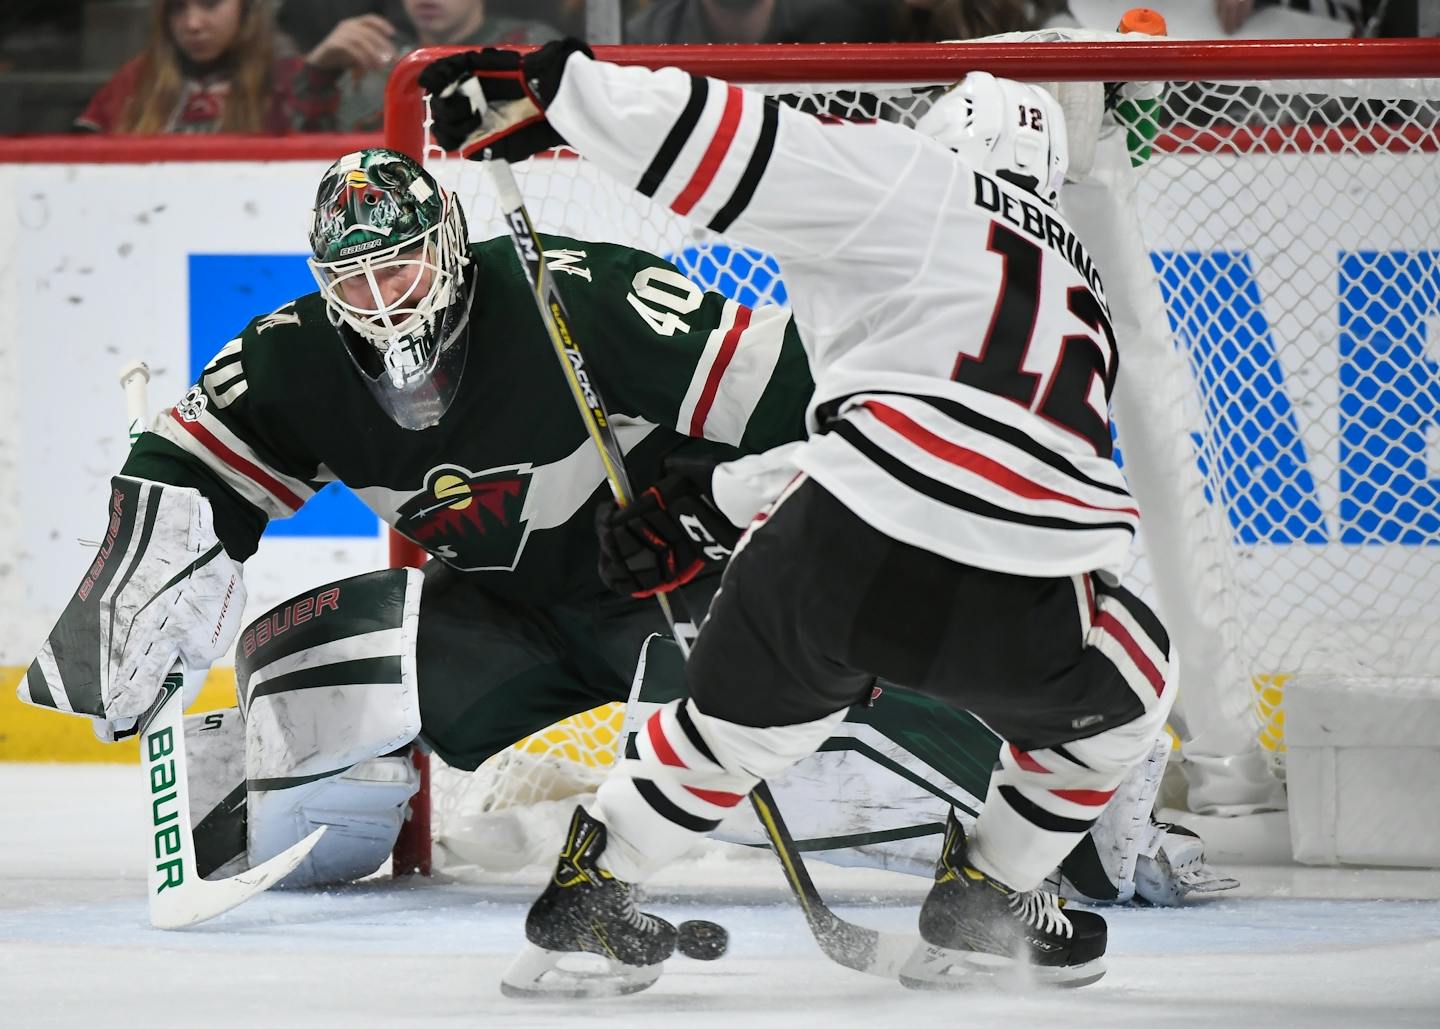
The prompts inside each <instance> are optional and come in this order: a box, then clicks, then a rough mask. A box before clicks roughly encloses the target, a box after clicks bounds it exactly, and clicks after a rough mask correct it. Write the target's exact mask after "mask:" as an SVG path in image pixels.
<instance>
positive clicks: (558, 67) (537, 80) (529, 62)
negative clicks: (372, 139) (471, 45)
mask: <svg viewBox="0 0 1440 1029" xmlns="http://www.w3.org/2000/svg"><path fill="white" fill-rule="evenodd" d="M577 50H578V51H579V52H581V53H583V54H584V55H585V56H586V57H592V56H594V55H593V54H592V53H591V52H590V48H589V47H588V46H586V45H585V44H584V43H582V42H580V40H578V39H557V40H553V41H551V42H549V43H546V44H545V45H544V46H542V47H541V48H540V49H538V50H535V51H532V52H531V53H528V54H525V55H524V56H523V57H522V56H521V55H520V54H518V53H516V52H515V51H514V50H499V49H496V48H495V47H491V46H487V47H486V48H485V49H484V50H470V51H467V52H465V53H463V54H455V55H454V56H453V57H442V58H440V60H438V61H433V62H431V64H430V65H429V66H427V67H426V69H425V70H424V71H423V72H421V73H420V86H421V88H422V89H424V90H425V91H426V92H428V93H429V94H430V116H431V118H432V119H433V122H434V124H433V125H432V126H431V131H432V132H433V133H434V134H435V141H436V142H437V143H439V144H440V145H441V146H442V147H444V148H445V149H446V150H458V151H459V152H460V154H461V156H463V157H474V158H476V159H484V158H486V157H498V158H501V159H503V160H505V161H509V162H510V163H512V164H513V163H515V162H516V161H523V160H525V159H526V158H527V157H530V156H532V155H533V154H537V153H539V152H540V151H542V150H548V149H550V148H551V147H553V146H559V145H560V144H562V143H564V142H565V141H564V140H563V139H561V138H560V134H559V133H558V132H556V131H555V130H554V129H553V128H551V126H550V123H549V122H547V121H546V120H545V108H546V107H547V106H548V105H549V103H550V101H552V100H554V99H555V94H556V93H558V92H559V91H560V75H561V73H562V72H563V71H564V70H565V62H566V61H567V60H569V58H570V55H571V54H573V53H575V52H576V51H577ZM487 151H488V153H487Z"/></svg>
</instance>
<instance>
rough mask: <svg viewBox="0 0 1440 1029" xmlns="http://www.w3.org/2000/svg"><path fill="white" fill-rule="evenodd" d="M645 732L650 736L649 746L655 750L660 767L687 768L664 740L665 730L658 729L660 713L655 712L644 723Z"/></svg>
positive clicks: (667, 741)
mask: <svg viewBox="0 0 1440 1029" xmlns="http://www.w3.org/2000/svg"><path fill="white" fill-rule="evenodd" d="M645 731H646V732H648V733H649V734H650V746H652V747H654V748H655V756H656V757H658V758H659V759H660V763H661V764H662V765H669V766H670V767H671V768H689V767H690V766H689V765H687V764H686V763H685V762H684V761H681V760H680V755H679V754H677V753H675V748H674V747H672V746H670V741H669V740H667V739H666V738H665V730H664V729H662V728H661V727H660V712H659V711H656V712H655V713H654V714H653V715H651V716H650V720H649V721H648V722H646V723H645Z"/></svg>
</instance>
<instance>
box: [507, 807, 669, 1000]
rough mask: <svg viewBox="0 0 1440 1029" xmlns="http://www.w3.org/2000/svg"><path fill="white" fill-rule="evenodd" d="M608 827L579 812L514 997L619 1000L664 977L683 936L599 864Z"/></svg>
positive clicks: (531, 933) (513, 983)
mask: <svg viewBox="0 0 1440 1029" xmlns="http://www.w3.org/2000/svg"><path fill="white" fill-rule="evenodd" d="M604 850H605V826H604V825H603V824H602V823H601V822H598V821H596V820H595V819H592V818H591V817H590V816H589V815H587V814H586V813H585V809H584V808H581V807H577V808H576V809H575V814H574V815H573V816H572V817H571V819H570V828H569V830H568V831H567V833H566V836H565V843H564V845H563V846H562V847H561V850H560V859H559V861H558V862H557V863H556V866H555V874H554V876H552V877H551V879H550V883H549V885H547V886H546V887H545V892H544V893H542V894H541V895H540V897H539V899H538V900H536V901H535V903H534V904H533V905H531V908H530V914H529V915H528V916H527V917H526V919H525V938H526V940H527V943H526V945H525V949H524V950H522V951H521V952H520V953H519V954H518V955H517V956H516V958H515V960H514V961H513V962H512V963H511V965H510V967H509V968H508V969H506V971H505V974H504V975H503V976H501V979H500V991H501V992H502V993H504V994H505V995H506V996H507V997H577V998H583V997H613V996H619V995H621V994H626V993H638V992H639V991H640V990H643V989H645V988H646V987H648V986H650V985H652V984H653V983H654V982H655V980H657V979H659V978H660V972H661V970H662V967H663V964H664V961H665V959H666V958H668V957H669V956H670V955H671V953H673V952H674V950H675V941H676V935H677V933H676V929H675V927H674V926H673V925H671V924H670V923H669V922H667V921H665V920H664V919H663V918H656V917H655V916H654V915H647V914H645V913H644V912H642V911H640V910H639V909H638V908H637V907H636V906H635V898H634V896H633V894H632V889H631V886H630V884H629V883H626V882H623V881H622V880H620V879H617V878H615V877H614V876H613V875H611V874H610V873H609V872H607V871H605V870H604V869H602V868H600V867H598V866H597V865H596V863H595V862H596V859H597V858H598V857H599V856H600V854H602V853H603V852H604Z"/></svg>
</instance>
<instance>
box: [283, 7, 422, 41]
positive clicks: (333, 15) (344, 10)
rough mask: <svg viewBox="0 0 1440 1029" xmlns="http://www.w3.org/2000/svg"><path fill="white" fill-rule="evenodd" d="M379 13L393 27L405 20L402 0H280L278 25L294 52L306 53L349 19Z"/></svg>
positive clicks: (284, 39)
mask: <svg viewBox="0 0 1440 1029" xmlns="http://www.w3.org/2000/svg"><path fill="white" fill-rule="evenodd" d="M361 14H379V15H382V16H384V17H385V18H386V19H387V20H388V21H390V22H391V23H392V24H398V23H399V22H400V21H401V20H402V19H403V17H404V9H403V8H402V7H401V6H400V0H280V4H279V6H278V7H277V8H276V11H275V26H276V28H278V29H279V30H280V39H281V41H282V42H283V44H284V45H285V46H287V47H289V48H290V49H291V50H292V51H293V52H294V53H297V54H307V53H309V52H310V51H311V50H312V49H314V47H315V44H317V43H319V42H320V41H321V40H322V39H324V38H325V37H326V36H328V35H329V34H330V31H331V30H332V29H334V28H335V26H336V25H339V24H340V23H341V22H342V21H344V20H345V19H346V18H354V17H356V16H358V15H361Z"/></svg>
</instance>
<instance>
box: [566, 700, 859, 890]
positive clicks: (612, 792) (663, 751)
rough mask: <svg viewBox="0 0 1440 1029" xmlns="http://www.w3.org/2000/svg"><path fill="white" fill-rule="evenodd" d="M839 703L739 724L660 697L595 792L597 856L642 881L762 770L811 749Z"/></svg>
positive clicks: (737, 799)
mask: <svg viewBox="0 0 1440 1029" xmlns="http://www.w3.org/2000/svg"><path fill="white" fill-rule="evenodd" d="M844 718H845V711H844V710H843V709H842V710H840V711H836V712H834V713H833V714H830V715H826V716H825V717H824V718H819V719H816V720H814V721H811V722H802V723H800V724H798V725H779V726H769V727H757V726H749V725H739V724H736V723H734V722H728V721H725V720H724V719H720V718H715V717H712V716H710V715H706V714H704V713H703V712H701V711H699V710H698V709H697V708H696V706H695V703H694V701H689V700H686V701H674V702H671V703H669V704H666V705H665V706H664V707H662V708H660V709H659V710H658V711H656V712H655V713H654V714H652V715H651V716H650V718H649V719H647V720H646V722H645V724H644V726H643V727H642V728H641V730H640V731H639V732H637V733H635V734H634V735H633V736H632V737H631V738H630V740H629V741H628V743H627V745H626V751H625V760H624V761H622V762H621V763H620V765H619V767H618V768H617V769H616V770H615V771H614V772H613V773H612V774H611V775H610V776H609V778H607V779H606V780H605V782H604V783H603V784H601V786H600V790H599V792H598V793H597V794H596V798H595V807H594V809H593V814H594V815H595V816H596V817H598V818H599V819H600V821H602V822H604V823H605V825H606V828H607V829H608V831H609V844H608V846H607V847H606V850H605V854H604V856H603V857H602V858H601V859H600V863H601V864H602V865H603V866H604V867H605V868H606V869H607V870H608V871H610V872H612V873H613V874H615V875H616V876H618V877H619V878H621V879H624V880H625V881H627V882H640V881H643V880H644V879H645V878H646V877H648V876H649V875H651V874H653V873H654V872H655V871H657V870H658V869H660V868H661V867H663V866H664V865H665V864H667V863H668V862H670V861H672V860H674V859H675V858H677V857H679V856H680V855H681V854H683V853H684V852H685V851H686V850H688V849H689V848H690V846H691V845H692V844H694V842H695V840H696V839H697V838H699V837H700V836H701V835H703V834H705V833H708V832H710V831H711V830H712V829H714V828H716V827H717V826H718V825H719V824H720V822H721V820H723V819H724V818H725V817H726V816H727V815H729V814H730V813H731V812H732V811H733V810H734V809H735V808H736V807H737V806H738V805H739V804H740V803H741V801H743V800H744V799H745V795H746V794H747V793H749V792H750V790H751V789H752V788H753V787H754V786H755V784H756V783H757V782H759V781H760V779H762V778H766V777H768V776H771V775H775V774H777V773H780V772H783V771H784V770H786V769H788V768H789V767H790V766H791V765H793V764H794V763H795V762H796V761H799V760H800V759H801V758H803V757H806V756H808V755H809V754H811V753H813V752H814V750H815V748H816V747H818V746H819V745H820V744H821V743H822V742H824V740H825V739H826V737H828V736H829V735H830V733H831V732H832V731H834V729H835V727H836V726H837V725H838V724H839V723H840V722H842V721H843V720H844Z"/></svg>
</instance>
